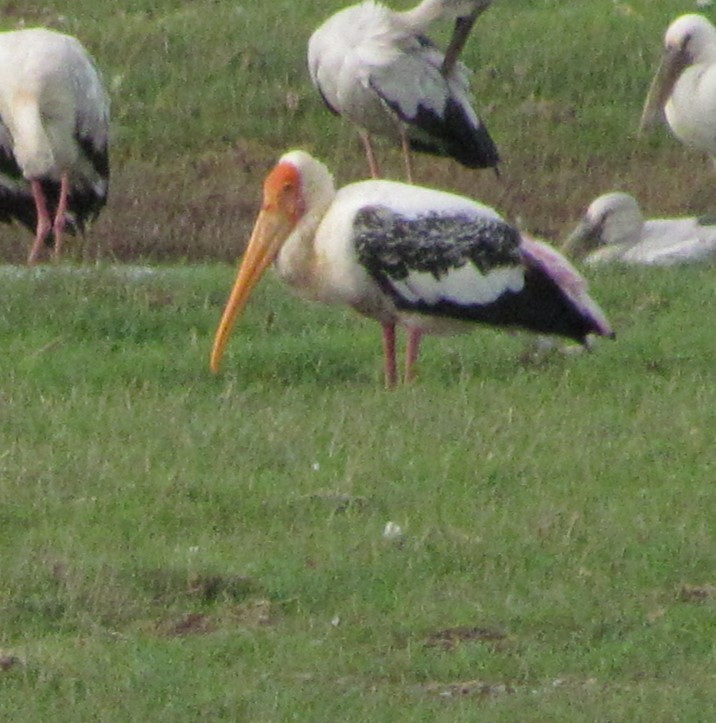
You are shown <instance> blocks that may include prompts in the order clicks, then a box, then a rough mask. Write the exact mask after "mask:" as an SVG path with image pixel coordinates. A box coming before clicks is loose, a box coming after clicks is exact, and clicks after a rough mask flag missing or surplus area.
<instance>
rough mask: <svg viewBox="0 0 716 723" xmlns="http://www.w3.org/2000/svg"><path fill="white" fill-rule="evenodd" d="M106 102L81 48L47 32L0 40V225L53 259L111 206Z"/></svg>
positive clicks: (6, 36) (34, 251)
mask: <svg viewBox="0 0 716 723" xmlns="http://www.w3.org/2000/svg"><path fill="white" fill-rule="evenodd" d="M108 140H109V98H108V96H107V93H106V91H105V89H104V86H103V84H102V80H101V78H100V75H99V72H98V71H97V68H96V67H95V65H94V62H93V60H92V58H91V57H90V55H89V54H88V53H87V51H86V50H85V49H84V47H83V46H82V45H81V44H80V42H79V41H78V40H77V39H76V38H73V37H71V36H69V35H65V34H63V33H58V32H55V31H52V30H47V29H45V28H31V29H26V30H13V31H8V32H2V33H0V221H4V222H11V221H13V220H14V221H19V222H20V223H21V224H23V225H24V226H27V227H28V228H29V229H31V230H32V231H34V232H35V242H34V244H33V245H32V249H31V251H30V254H29V257H28V263H34V262H35V261H36V260H37V258H38V256H39V254H40V251H41V249H42V246H43V244H48V245H53V244H54V253H55V257H58V256H59V254H60V251H61V249H62V236H63V232H64V231H65V229H66V227H67V225H68V224H69V227H70V229H74V228H76V229H79V230H80V231H82V230H83V229H84V226H85V223H86V222H87V221H89V220H91V219H93V218H95V217H96V215H97V214H98V213H99V211H100V209H101V208H102V207H103V206H104V204H105V203H106V200H107V189H108V180H109V161H108V155H107V148H108Z"/></svg>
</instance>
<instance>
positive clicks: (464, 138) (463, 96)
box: [308, 0, 499, 181]
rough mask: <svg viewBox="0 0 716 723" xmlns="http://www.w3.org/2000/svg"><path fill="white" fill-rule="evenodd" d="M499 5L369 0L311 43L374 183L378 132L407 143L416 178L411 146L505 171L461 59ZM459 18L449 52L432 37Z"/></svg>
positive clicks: (327, 95)
mask: <svg viewBox="0 0 716 723" xmlns="http://www.w3.org/2000/svg"><path fill="white" fill-rule="evenodd" d="M491 2H492V0H423V1H422V2H421V3H420V4H419V5H418V6H417V7H415V8H413V9H412V10H407V11H405V12H394V11H392V10H390V9H389V8H387V7H385V6H384V5H382V4H380V3H378V2H373V0H366V1H365V2H362V3H360V4H358V5H353V6H351V7H348V8H345V9H343V10H341V11H339V12H337V13H336V14H335V15H333V16H331V17H330V18H329V19H328V20H326V22H325V23H323V25H321V26H320V27H319V28H318V29H317V30H316V31H315V32H314V33H313V35H312V36H311V38H310V40H309V42H308V68H309V72H310V74H311V80H312V81H313V84H314V86H315V87H316V89H317V90H318V92H319V93H320V95H321V97H322V98H323V101H324V102H325V104H326V106H327V107H328V109H329V110H330V111H331V112H333V113H334V114H336V115H340V116H344V117H345V118H347V119H348V120H350V121H351V122H353V123H354V124H355V125H356V126H357V127H358V129H359V133H360V136H361V139H362V141H363V144H364V147H365V151H366V155H367V157H368V165H369V167H370V173H371V176H372V177H373V178H378V177H379V176H380V170H379V168H378V163H377V161H376V158H375V153H374V151H373V146H372V143H371V134H376V135H379V136H387V137H388V138H390V139H392V140H394V141H397V142H399V143H400V144H401V147H402V150H403V156H404V159H405V164H406V169H407V176H408V180H410V181H412V178H413V171H412V163H411V156H410V149H411V148H414V149H416V150H418V151H424V152H426V153H432V154H435V155H440V156H450V157H452V158H454V159H455V160H457V161H458V162H460V163H461V164H463V165H464V166H467V167H468V168H491V167H494V168H497V163H498V161H499V156H498V153H497V148H496V147H495V144H494V143H493V141H492V138H491V137H490V134H489V133H488V132H487V128H485V125H484V124H483V123H482V121H481V120H480V118H479V117H478V115H477V113H476V112H475V110H474V109H473V107H472V99H471V95H470V89H469V81H468V71H467V69H466V68H465V67H464V66H463V65H462V64H461V63H458V62H457V58H458V55H459V54H460V51H461V50H462V47H463V46H464V44H465V41H466V40H467V36H468V34H469V33H470V30H471V29H472V26H473V24H474V22H475V20H476V19H477V17H478V15H479V14H480V13H481V12H483V11H484V10H485V9H486V8H487V7H489V5H490V4H491ZM445 18H447V19H455V31H454V33H453V37H452V40H451V41H450V44H449V47H448V49H447V51H446V52H445V54H443V53H442V52H441V51H440V50H438V49H437V48H436V47H435V45H433V43H432V42H431V41H430V40H429V39H428V38H427V37H426V36H425V32H426V31H427V29H428V27H429V26H430V25H431V24H433V23H434V22H436V21H437V20H440V19H445Z"/></svg>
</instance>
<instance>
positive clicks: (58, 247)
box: [52, 173, 70, 260]
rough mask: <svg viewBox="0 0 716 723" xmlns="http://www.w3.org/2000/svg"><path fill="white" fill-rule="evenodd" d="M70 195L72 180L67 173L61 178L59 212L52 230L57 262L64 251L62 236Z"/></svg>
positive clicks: (56, 214)
mask: <svg viewBox="0 0 716 723" xmlns="http://www.w3.org/2000/svg"><path fill="white" fill-rule="evenodd" d="M69 195H70V179H69V176H68V175H67V174H66V173H63V174H62V177H61V178H60V200H59V201H58V203H57V212H56V213H55V222H54V224H53V225H52V230H53V232H54V234H55V260H57V259H58V258H60V251H62V241H63V238H62V234H63V232H64V230H65V218H66V214H67V201H68V198H69Z"/></svg>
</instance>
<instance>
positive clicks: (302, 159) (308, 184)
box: [275, 151, 336, 289]
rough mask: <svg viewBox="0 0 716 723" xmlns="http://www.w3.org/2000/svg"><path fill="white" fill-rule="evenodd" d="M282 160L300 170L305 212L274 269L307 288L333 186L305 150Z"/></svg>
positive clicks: (295, 284) (297, 285)
mask: <svg viewBox="0 0 716 723" xmlns="http://www.w3.org/2000/svg"><path fill="white" fill-rule="evenodd" d="M281 161H285V162H289V163H292V164H294V165H295V166H296V167H297V168H298V169H299V171H300V173H301V193H302V197H303V202H304V207H305V212H304V214H303V216H302V217H301V219H300V220H299V221H298V223H297V224H296V226H295V228H294V229H293V231H292V232H291V235H290V236H289V237H288V238H287V239H286V242H285V243H284V245H283V247H282V248H281V251H280V252H279V254H278V256H277V258H276V262H275V268H276V272H277V273H278V275H279V277H280V278H281V279H283V280H284V281H285V282H286V283H287V284H289V285H290V286H294V287H296V288H298V289H310V288H311V287H312V286H313V277H314V273H315V247H314V239H315V236H316V231H317V229H318V226H319V224H320V223H321V221H322V220H323V217H324V216H325V215H326V211H327V210H328V208H329V207H330V205H331V203H333V199H334V198H335V195H336V187H335V185H334V183H333V176H331V174H330V172H329V171H328V168H326V166H325V165H323V163H321V162H320V161H318V160H316V159H315V158H313V157H312V156H310V155H309V154H308V153H305V152H304V151H292V152H291V153H287V154H286V155H285V156H283V158H282V159H281Z"/></svg>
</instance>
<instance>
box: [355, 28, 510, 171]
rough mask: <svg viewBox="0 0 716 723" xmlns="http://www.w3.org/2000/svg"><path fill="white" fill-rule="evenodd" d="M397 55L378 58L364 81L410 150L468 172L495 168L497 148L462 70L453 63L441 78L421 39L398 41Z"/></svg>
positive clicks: (437, 54)
mask: <svg viewBox="0 0 716 723" xmlns="http://www.w3.org/2000/svg"><path fill="white" fill-rule="evenodd" d="M400 51H401V52H398V53H393V54H392V57H389V56H386V55H384V56H383V60H382V62H381V63H380V64H376V65H373V66H372V67H371V68H370V70H369V71H368V75H367V77H368V83H369V85H370V87H371V89H372V90H373V91H374V92H375V93H376V94H377V95H378V96H379V97H380V99H381V100H382V101H383V102H384V103H385V104H386V106H387V107H388V108H389V109H390V110H391V111H392V112H393V113H394V114H395V115H396V116H397V117H398V118H399V119H400V121H402V122H403V123H404V124H405V127H406V129H407V132H408V137H409V139H410V143H411V145H412V146H413V147H415V148H416V149H417V150H421V151H425V152H428V153H432V154H435V155H441V156H450V157H452V158H454V159H455V160H457V161H458V162H460V163H461V164H462V165H464V166H466V167H468V168H491V167H494V166H497V164H498V162H499V160H500V159H499V154H498V151H497V147H496V145H495V143H494V141H493V140H492V137H491V136H490V133H489V132H488V130H487V127H486V126H485V124H484V123H483V121H482V120H481V119H480V117H479V116H478V115H477V113H476V112H475V110H474V108H473V100H472V97H471V93H470V88H469V80H468V74H469V71H468V70H467V68H466V67H465V66H464V65H462V63H457V64H456V66H455V67H454V68H453V70H452V71H451V73H450V74H449V75H448V76H447V77H446V76H444V75H443V73H442V71H441V68H442V64H443V61H444V59H445V56H444V55H443V53H442V52H441V51H440V50H438V49H437V48H436V47H435V46H434V45H433V44H432V42H431V41H430V40H429V39H427V38H425V37H423V36H418V37H406V38H404V39H403V41H402V43H401V48H400Z"/></svg>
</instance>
